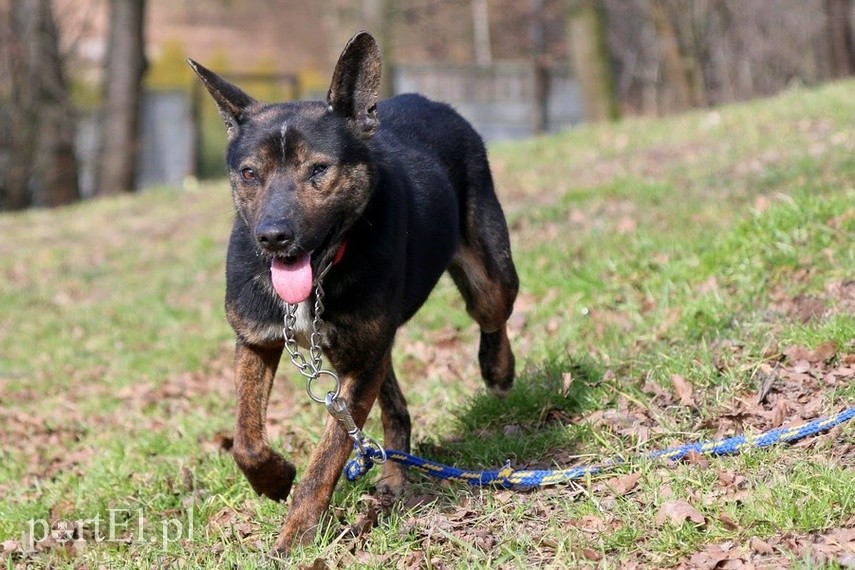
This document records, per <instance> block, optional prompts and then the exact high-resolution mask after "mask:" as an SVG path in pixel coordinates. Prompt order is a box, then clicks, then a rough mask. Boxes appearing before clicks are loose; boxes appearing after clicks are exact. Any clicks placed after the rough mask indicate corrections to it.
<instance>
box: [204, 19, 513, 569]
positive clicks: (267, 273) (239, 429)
mask: <svg viewBox="0 0 855 570" xmlns="http://www.w3.org/2000/svg"><path fill="white" fill-rule="evenodd" d="M188 61H189V63H190V65H191V67H192V68H193V70H194V71H195V72H196V74H197V75H198V76H199V78H200V79H201V81H202V83H203V84H204V86H205V87H206V88H207V90H208V92H209V93H210V94H211V96H212V97H213V98H214V101H215V102H216V104H217V107H218V109H219V112H220V115H221V116H222V118H223V120H224V121H225V124H226V130H227V138H228V147H227V153H226V154H227V157H226V162H227V166H228V171H229V176H230V180H231V190H232V197H233V199H234V205H235V210H236V215H235V220H234V226H233V228H232V232H231V237H230V241H229V246H228V253H227V259H226V300H225V306H226V315H227V318H228V320H229V323H230V324H231V326H232V328H233V329H234V332H235V334H236V337H237V340H236V349H235V388H236V392H237V421H236V427H235V434H234V443H233V447H232V454H233V456H234V459H235V461H236V463H237V465H238V466H239V467H240V469H241V471H242V472H243V473H244V475H245V476H246V478H247V479H248V480H249V483H250V485H251V486H252V488H253V489H254V490H255V491H256V492H257V493H258V494H259V495H264V496H266V497H269V498H270V499H273V500H275V501H282V500H284V499H285V498H286V497H287V496H288V494H289V492H290V490H291V486H292V484H293V482H294V478H295V474H296V469H295V467H294V465H293V464H291V463H290V462H288V461H286V460H285V459H284V458H283V457H282V456H281V455H280V454H278V453H277V452H275V451H274V450H273V449H272V448H271V447H270V445H269V444H268V441H267V435H266V430H265V417H266V410H267V404H268V398H269V395H270V390H271V387H272V384H273V378H274V375H275V374H276V370H277V367H278V365H279V361H280V358H281V356H282V353H283V346H284V338H283V334H284V333H283V318H284V314H285V306H286V305H285V304H286V303H290V304H292V305H296V306H297V307H298V310H297V314H298V315H300V318H299V319H298V323H297V328H298V329H300V330H298V331H297V332H298V339H299V341H300V342H301V344H302V345H303V346H305V345H306V339H307V338H309V336H310V334H311V329H310V328H309V327H310V326H311V324H310V323H311V321H312V318H313V317H314V303H313V296H314V295H315V293H314V289H313V286H314V283H315V282H316V281H317V279H318V277H319V276H320V275H321V273H322V272H323V271H324V270H325V268H326V267H327V266H329V268H328V271H327V272H326V274H325V275H324V276H323V280H322V283H323V289H324V298H323V305H324V311H323V315H322V319H323V330H322V333H323V334H322V340H321V348H322V350H323V355H324V357H325V358H326V359H327V361H328V362H329V363H330V364H331V365H332V367H333V368H334V369H335V371H336V372H337V373H338V375H339V377H340V378H341V397H342V398H343V399H344V400H345V401H346V403H347V404H348V406H349V409H350V411H351V412H352V414H353V418H354V420H355V422H356V424H357V425H358V426H359V427H361V426H362V425H363V423H364V422H365V419H366V417H367V416H368V413H369V411H370V410H371V407H372V405H373V403H374V401H375V400H379V402H380V410H381V419H382V424H383V436H384V442H385V446H386V447H388V448H394V449H398V450H402V451H409V448H410V415H409V412H408V411H407V404H406V400H405V399H404V396H403V394H402V393H401V389H400V387H399V386H398V381H397V379H396V377H395V372H394V370H393V369H392V357H391V350H392V344H393V342H394V340H395V334H396V331H397V330H398V328H399V327H400V326H401V325H402V324H403V323H405V322H406V321H407V320H409V319H410V318H411V317H412V316H413V315H414V314H415V313H416V311H417V310H418V309H419V308H420V307H421V305H422V304H423V303H424V302H425V300H426V299H427V297H428V295H429V294H430V292H431V290H432V289H433V288H434V286H435V285H436V283H437V281H438V280H439V278H440V276H441V275H442V274H443V272H445V271H446V270H447V271H448V272H449V274H450V275H451V278H452V279H453V281H454V283H455V284H456V285H457V287H458V289H459V290H460V293H461V294H462V296H463V298H464V300H465V303H466V309H467V312H468V313H469V314H470V315H471V316H472V318H473V319H474V320H475V321H476V322H477V323H478V325H479V327H480V334H481V336H480V345H479V350H478V360H479V364H480V369H481V374H482V376H483V379H484V381H485V384H486V386H487V387H488V389H490V390H491V391H492V392H494V393H496V394H498V395H500V396H501V395H504V394H506V393H507V392H508V391H509V390H510V388H511V386H512V383H513V379H514V355H513V352H512V350H511V346H510V343H509V341H508V335H507V328H506V323H507V320H508V318H509V317H510V315H511V312H512V310H513V304H514V300H515V299H516V295H517V290H518V287H519V281H518V277H517V273H516V268H515V266H514V263H513V259H512V257H511V249H510V241H509V238H508V228H507V223H506V221H505V217H504V213H503V212H502V208H501V206H500V204H499V201H498V199H497V198H496V193H495V191H494V187H493V180H492V175H491V173H490V166H489V163H488V161H487V154H486V150H485V147H484V143H483V141H482V140H481V138H480V136H479V135H478V134H477V133H476V132H475V130H474V129H473V128H472V126H471V125H470V124H469V123H468V122H467V121H466V120H465V119H463V118H462V117H461V116H460V115H458V114H457V112H455V111H454V110H453V109H452V108H451V107H450V106H448V105H445V104H442V103H437V102H433V101H430V100H428V99H426V98H424V97H422V96H420V95H415V94H408V95H398V96H395V97H392V98H390V99H387V100H385V101H382V102H380V103H378V102H377V100H378V93H379V87H380V72H381V55H380V49H379V47H378V45H377V43H376V42H375V40H374V38H373V37H372V36H371V35H370V34H369V33H367V32H360V33H358V34H356V35H355V36H354V37H353V38H352V39H351V40H350V41H349V42H348V43H347V45H346V47H345V48H344V50H343V51H342V53H341V56H340V57H339V59H338V62H337V64H336V66H335V70H334V72H333V76H332V81H331V84H330V87H329V91H328V93H327V98H326V101H325V102H322V101H314V102H305V101H301V102H286V103H276V104H263V103H261V102H258V101H256V100H255V99H253V98H252V97H250V96H249V95H247V94H246V93H245V92H244V91H242V90H241V89H240V88H238V87H237V86H235V85H232V84H231V83H229V82H227V81H226V80H225V79H223V78H222V77H220V76H218V75H217V74H215V73H213V72H212V71H210V70H208V69H206V68H204V67H203V66H202V65H200V64H198V63H196V62H194V61H193V60H188ZM331 260H334V261H332V262H331ZM330 263H331V265H330ZM352 444H353V442H352V441H351V439H350V438H349V436H348V434H347V432H346V430H345V429H344V428H343V427H342V426H341V425H340V424H339V423H338V422H336V421H335V420H334V419H333V418H328V420H327V422H326V426H325V428H324V432H323V436H322V437H321V440H320V443H319V444H318V447H317V449H315V451H314V452H313V454H312V456H311V459H310V461H309V465H308V467H307V468H306V470H305V473H304V474H303V477H302V480H301V481H300V483H299V485H297V487H296V489H295V491H294V494H293V500H292V505H291V509H290V510H289V512H288V514H287V515H286V518H285V521H284V524H283V526H282V529H281V532H280V534H279V536H278V538H277V539H276V542H275V545H274V552H277V553H283V554H284V553H287V552H289V551H290V550H291V549H292V548H294V547H296V546H298V545H300V544H306V543H308V542H309V541H311V540H312V538H313V533H314V529H315V527H316V526H317V524H318V522H319V521H320V519H321V516H322V515H323V513H324V512H325V511H326V509H327V508H328V507H329V504H330V500H331V497H332V493H333V489H334V487H335V485H336V482H337V480H338V478H339V476H340V475H341V473H342V469H343V467H344V465H345V463H346V461H347V458H348V456H349V455H350V453H351V450H352V447H353V446H352ZM404 483H405V473H404V471H403V468H402V467H401V466H399V465H396V464H392V463H391V462H389V463H386V464H384V466H383V472H382V475H381V479H380V482H379V484H378V492H380V493H388V494H390V495H392V496H394V495H396V494H397V493H399V492H400V490H401V488H402V486H403V485H404Z"/></svg>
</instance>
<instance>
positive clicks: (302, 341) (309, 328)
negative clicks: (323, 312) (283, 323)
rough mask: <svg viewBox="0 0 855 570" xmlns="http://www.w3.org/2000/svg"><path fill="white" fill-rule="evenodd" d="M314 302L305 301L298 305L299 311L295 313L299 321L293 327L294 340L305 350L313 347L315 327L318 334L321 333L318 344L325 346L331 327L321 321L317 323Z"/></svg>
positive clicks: (318, 320)
mask: <svg viewBox="0 0 855 570" xmlns="http://www.w3.org/2000/svg"><path fill="white" fill-rule="evenodd" d="M313 302H314V301H313V300H311V299H309V300H307V301H303V302H302V303H300V304H299V305H297V311H296V313H295V316H296V317H297V319H296V322H295V323H294V327H293V335H294V340H296V341H297V344H299V345H300V346H301V347H303V348H309V347H310V346H311V339H312V332H314V330H315V327H317V329H318V333H320V337H319V339H318V342H319V343H320V344H321V345H322V346H323V345H324V342H323V339H324V334H325V333H327V332H328V329H329V325H328V324H327V323H324V322H323V321H322V320H321V319H317V321H315V319H314V315H313V311H312V307H311V303H313Z"/></svg>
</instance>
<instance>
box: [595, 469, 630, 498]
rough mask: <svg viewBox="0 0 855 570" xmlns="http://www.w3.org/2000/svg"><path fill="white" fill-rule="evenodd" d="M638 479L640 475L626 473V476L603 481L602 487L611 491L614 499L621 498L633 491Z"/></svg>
mask: <svg viewBox="0 0 855 570" xmlns="http://www.w3.org/2000/svg"><path fill="white" fill-rule="evenodd" d="M639 479H641V473H627V474H626V475H620V476H618V477H612V478H611V479H608V480H606V481H603V483H602V486H603V487H604V488H605V489H607V490H609V491H611V492H612V493H613V494H614V495H615V496H616V497H622V496H624V495H626V494H627V493H629V492H630V491H632V490H633V489H635V487H636V485H638V481H639ZM598 487H599V485H598Z"/></svg>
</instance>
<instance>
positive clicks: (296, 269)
mask: <svg viewBox="0 0 855 570" xmlns="http://www.w3.org/2000/svg"><path fill="white" fill-rule="evenodd" d="M337 233H338V226H336V227H334V228H333V229H332V230H331V231H330V233H329V234H327V237H326V238H325V239H324V241H323V243H322V244H321V247H319V248H317V249H315V250H313V251H310V252H308V253H303V254H301V255H299V256H296V257H274V258H273V261H272V262H271V263H270V278H271V280H272V281H273V289H274V290H275V291H276V294H277V295H279V297H280V298H281V299H282V300H283V301H285V302H286V303H290V304H292V305H296V304H298V303H302V302H303V301H305V300H306V299H308V298H309V295H311V294H312V286H313V284H314V279H315V273H316V272H317V271H321V270H322V269H323V268H322V267H317V265H318V264H319V263H324V264H326V263H328V262H329V261H330V260H329V259H324V258H328V257H329V255H328V250H329V248H330V245H331V242H332V240H333V239H334V237H335V236H336V235H337Z"/></svg>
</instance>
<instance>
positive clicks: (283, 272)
mask: <svg viewBox="0 0 855 570" xmlns="http://www.w3.org/2000/svg"><path fill="white" fill-rule="evenodd" d="M310 261H311V257H310V256H309V254H308V253H307V254H306V255H304V256H302V257H300V258H299V259H298V260H297V261H295V262H293V263H285V262H284V261H282V260H281V259H279V258H273V263H272V264H271V265H270V277H271V278H272V279H273V288H274V289H276V293H277V294H278V295H279V296H280V297H282V300H283V301H285V302H286V303H291V304H292V305H296V304H297V303H302V302H303V301H305V300H306V299H308V298H309V295H310V294H311V292H312V266H311V264H310V263H309V262H310Z"/></svg>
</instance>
